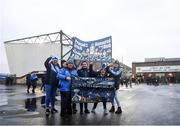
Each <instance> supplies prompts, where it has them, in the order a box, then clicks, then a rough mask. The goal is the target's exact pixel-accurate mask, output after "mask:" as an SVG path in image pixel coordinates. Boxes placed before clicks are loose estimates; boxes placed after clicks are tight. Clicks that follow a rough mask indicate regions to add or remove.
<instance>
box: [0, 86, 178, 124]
mask: <svg viewBox="0 0 180 126" xmlns="http://www.w3.org/2000/svg"><path fill="white" fill-rule="evenodd" d="M43 96H44V94H43V93H42V92H41V91H40V90H39V89H37V93H36V94H35V95H33V94H26V90H25V87H24V86H11V87H7V86H4V85H0V124H1V125H46V124H47V125H53V124H56V125H58V124H74V125H76V124H89V125H93V124H96V125H98V124H101V125H103V124H104V125H111V124H113V125H119V124H126V125H131V124H133V125H165V124H166V125H180V119H179V117H180V84H176V85H161V86H158V87H154V86H147V85H145V84H141V85H138V86H133V88H127V89H126V88H125V87H122V88H121V89H120V90H119V99H120V101H121V105H122V109H123V113H122V114H121V115H117V114H111V113H109V114H108V115H104V114H103V108H102V103H100V104H98V106H97V110H96V114H93V113H90V114H83V115H80V114H79V113H77V114H75V115H72V116H67V117H64V118H61V117H60V116H59V113H57V114H54V115H52V116H50V117H49V118H47V117H46V116H45V115H44V108H43V107H42V106H43V105H42V103H44V97H43ZM57 99H58V101H57V104H56V108H58V109H60V105H59V96H57ZM110 106H111V105H110V103H108V108H110ZM78 108H79V106H78ZM91 108H92V104H89V109H91Z"/></svg>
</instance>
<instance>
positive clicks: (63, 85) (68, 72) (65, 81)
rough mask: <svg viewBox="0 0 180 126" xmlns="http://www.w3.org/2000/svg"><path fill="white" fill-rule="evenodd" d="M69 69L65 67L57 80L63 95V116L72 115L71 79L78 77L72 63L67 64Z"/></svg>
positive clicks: (59, 72)
mask: <svg viewBox="0 0 180 126" xmlns="http://www.w3.org/2000/svg"><path fill="white" fill-rule="evenodd" d="M66 64H67V67H63V68H61V69H60V70H59V71H58V74H57V79H59V90H60V93H61V114H60V115H61V116H65V115H66V114H72V107H71V79H72V78H74V77H77V76H78V75H77V71H76V70H75V69H74V64H73V62H72V61H67V62H66Z"/></svg>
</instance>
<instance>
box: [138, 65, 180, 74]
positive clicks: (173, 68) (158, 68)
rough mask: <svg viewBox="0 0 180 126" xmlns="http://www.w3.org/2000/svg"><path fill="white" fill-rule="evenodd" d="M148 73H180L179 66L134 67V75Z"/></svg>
mask: <svg viewBox="0 0 180 126" xmlns="http://www.w3.org/2000/svg"><path fill="white" fill-rule="evenodd" d="M147 72H148V73H150V72H180V65H176V66H149V67H136V73H147Z"/></svg>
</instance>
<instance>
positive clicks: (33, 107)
mask: <svg viewBox="0 0 180 126" xmlns="http://www.w3.org/2000/svg"><path fill="white" fill-rule="evenodd" d="M39 103H40V104H41V105H40V106H41V107H43V108H44V106H45V96H42V97H36V98H27V99H26V100H25V109H27V111H29V112H37V110H38V109H37V108H38V107H39Z"/></svg>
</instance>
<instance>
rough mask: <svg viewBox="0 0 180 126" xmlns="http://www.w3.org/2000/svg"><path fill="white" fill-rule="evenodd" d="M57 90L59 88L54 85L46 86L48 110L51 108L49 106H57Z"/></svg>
mask: <svg viewBox="0 0 180 126" xmlns="http://www.w3.org/2000/svg"><path fill="white" fill-rule="evenodd" d="M56 90H57V87H56V86H53V85H48V84H46V85H45V91H46V98H45V102H46V108H49V104H51V108H54V105H55V97H56Z"/></svg>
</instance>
